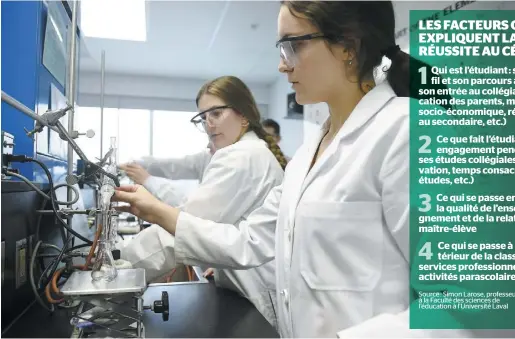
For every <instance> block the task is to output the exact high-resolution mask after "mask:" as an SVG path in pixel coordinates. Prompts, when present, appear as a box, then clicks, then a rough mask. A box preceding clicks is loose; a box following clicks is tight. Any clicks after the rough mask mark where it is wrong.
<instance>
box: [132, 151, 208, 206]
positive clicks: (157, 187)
mask: <svg viewBox="0 0 515 339" xmlns="http://www.w3.org/2000/svg"><path fill="white" fill-rule="evenodd" d="M210 161H211V153H210V152H209V150H207V149H206V150H203V151H201V152H198V153H195V154H191V155H186V156H184V157H182V158H167V159H157V158H154V157H143V159H142V160H141V161H138V163H139V164H140V165H141V166H142V167H144V168H145V169H146V170H147V172H148V173H149V174H150V177H149V178H147V180H145V182H144V183H143V186H144V187H145V188H146V189H147V190H148V191H149V192H151V193H152V194H153V195H155V196H156V197H157V198H158V199H159V200H161V201H165V202H167V203H168V204H169V205H171V206H182V205H183V204H184V203H185V201H186V200H187V196H186V195H185V194H184V192H182V191H181V190H180V189H178V187H177V186H176V185H175V184H174V183H173V182H172V181H171V180H170V179H173V180H198V181H199V182H202V178H203V177H204V173H205V171H206V169H207V165H208V164H209V162H210Z"/></svg>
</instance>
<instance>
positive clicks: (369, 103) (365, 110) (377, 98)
mask: <svg viewBox="0 0 515 339" xmlns="http://www.w3.org/2000/svg"><path fill="white" fill-rule="evenodd" d="M396 96H397V95H396V94H395V92H394V91H393V89H392V87H391V86H390V85H389V84H388V83H387V82H383V83H381V84H379V85H376V86H375V87H374V88H373V89H372V90H371V91H370V92H368V93H367V94H366V95H365V96H364V97H363V98H362V99H361V101H360V102H358V104H357V105H356V107H355V108H354V110H353V111H352V112H351V114H350V115H349V117H348V118H347V121H345V123H344V124H343V126H342V127H341V128H340V131H339V132H338V133H337V134H336V136H335V140H341V139H342V138H344V137H346V136H348V135H350V134H351V133H353V132H354V131H356V130H357V129H359V128H360V127H362V126H363V125H365V124H366V123H367V122H368V121H369V120H370V119H371V118H372V117H374V115H376V113H377V112H379V111H380V110H381V108H383V106H385V105H386V104H387V103H388V102H389V101H390V100H391V99H393V98H395V97H396ZM330 119H331V118H330V117H328V118H327V120H326V122H325V123H324V125H323V126H324V127H327V128H328V127H329V125H330ZM326 131H327V130H326V129H325V128H323V129H322V131H321V133H324V134H325V132H326ZM322 135H323V134H322Z"/></svg>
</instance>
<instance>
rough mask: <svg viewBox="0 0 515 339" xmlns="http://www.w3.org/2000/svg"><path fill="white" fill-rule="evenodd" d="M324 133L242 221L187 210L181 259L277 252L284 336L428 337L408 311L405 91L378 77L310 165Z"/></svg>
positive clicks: (235, 260) (250, 257)
mask: <svg viewBox="0 0 515 339" xmlns="http://www.w3.org/2000/svg"><path fill="white" fill-rule="evenodd" d="M322 137H323V132H322V131H321V132H320V135H319V136H318V138H316V139H315V140H312V141H311V142H308V143H307V144H305V145H303V146H302V147H301V148H300V149H299V151H298V152H297V153H296V154H295V156H294V157H293V159H292V160H291V162H290V163H289V164H288V168H287V170H286V174H285V179H284V182H283V185H282V186H280V187H277V188H276V189H274V191H273V192H272V193H271V194H270V195H269V196H268V198H267V200H266V202H265V204H264V205H263V206H262V207H261V208H259V209H257V210H256V211H254V212H253V213H252V214H251V215H250V216H249V218H248V219H247V220H246V221H245V222H243V223H241V224H240V225H239V227H238V228H236V227H234V226H232V225H227V224H225V225H222V224H214V223H213V222H209V221H206V220H202V219H200V218H197V217H196V216H193V215H191V214H189V213H181V214H180V215H179V219H178V223H177V230H176V235H175V236H176V238H175V240H176V243H175V246H176V247H175V254H176V259H177V260H178V261H182V262H184V263H187V264H198V263H208V264H210V265H212V266H214V267H216V266H222V267H240V268H243V267H253V266H256V265H260V264H262V263H264V262H267V261H268V260H271V259H272V258H274V257H275V259H276V263H277V275H276V284H277V286H276V288H277V293H278V296H277V298H278V308H279V311H278V322H279V329H280V334H281V336H282V337H336V336H340V337H342V338H347V337H374V336H392V337H397V338H401V337H409V336H411V337H413V336H427V335H428V333H427V332H423V331H419V330H417V331H410V330H409V323H408V316H407V312H408V303H409V270H408V269H409V267H408V264H409V99H408V98H398V97H396V96H395V93H394V92H393V90H392V88H391V87H390V86H389V85H388V84H387V83H383V84H380V85H377V86H376V87H375V88H374V89H373V90H371V91H370V92H369V93H368V94H367V95H365V97H364V98H363V99H362V100H361V101H360V102H359V104H358V105H357V106H356V108H355V109H354V111H353V112H352V113H351V115H350V117H349V118H348V120H347V121H346V122H345V124H344V125H343V126H342V128H341V129H340V131H339V132H338V134H337V135H336V137H335V138H334V140H333V141H332V143H331V144H330V145H329V146H328V147H327V149H326V150H325V152H324V153H323V154H322V155H321V157H320V158H319V160H318V161H317V162H316V163H315V165H314V166H313V168H312V169H311V170H309V166H310V164H311V162H312V159H313V156H314V154H315V152H316V150H317V147H318V144H319V142H320V140H321V138H322ZM276 227H277V228H276ZM274 230H276V232H275V238H273V237H271V234H273V233H274ZM446 335H449V334H448V333H447V334H446Z"/></svg>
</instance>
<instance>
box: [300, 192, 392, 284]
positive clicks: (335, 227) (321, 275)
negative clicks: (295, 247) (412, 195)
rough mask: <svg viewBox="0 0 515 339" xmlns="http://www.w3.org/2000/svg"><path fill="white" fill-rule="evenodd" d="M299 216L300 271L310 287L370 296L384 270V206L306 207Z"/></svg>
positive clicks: (311, 204) (334, 204) (323, 204)
mask: <svg viewBox="0 0 515 339" xmlns="http://www.w3.org/2000/svg"><path fill="white" fill-rule="evenodd" d="M297 211H298V219H297V220H296V224H295V233H296V236H295V239H296V240H297V239H298V241H299V242H300V244H299V245H301V248H302V249H301V251H300V255H299V257H300V262H299V264H300V271H301V275H302V277H303V278H304V280H305V281H306V283H307V284H308V285H309V287H310V288H311V289H314V290H327V291H331V290H333V291H371V290H372V289H373V288H374V287H375V286H376V284H377V281H378V279H379V275H380V270H381V260H382V259H381V251H382V236H383V231H382V207H381V203H380V202H321V201H317V202H306V203H303V204H302V206H301V205H299V207H298V208H297Z"/></svg>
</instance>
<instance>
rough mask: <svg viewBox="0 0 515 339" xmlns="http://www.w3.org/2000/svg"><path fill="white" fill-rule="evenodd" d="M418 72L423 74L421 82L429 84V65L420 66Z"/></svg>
mask: <svg viewBox="0 0 515 339" xmlns="http://www.w3.org/2000/svg"><path fill="white" fill-rule="evenodd" d="M418 72H419V73H420V74H421V76H420V77H421V79H420V81H421V84H422V85H427V67H420V68H419V69H418Z"/></svg>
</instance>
